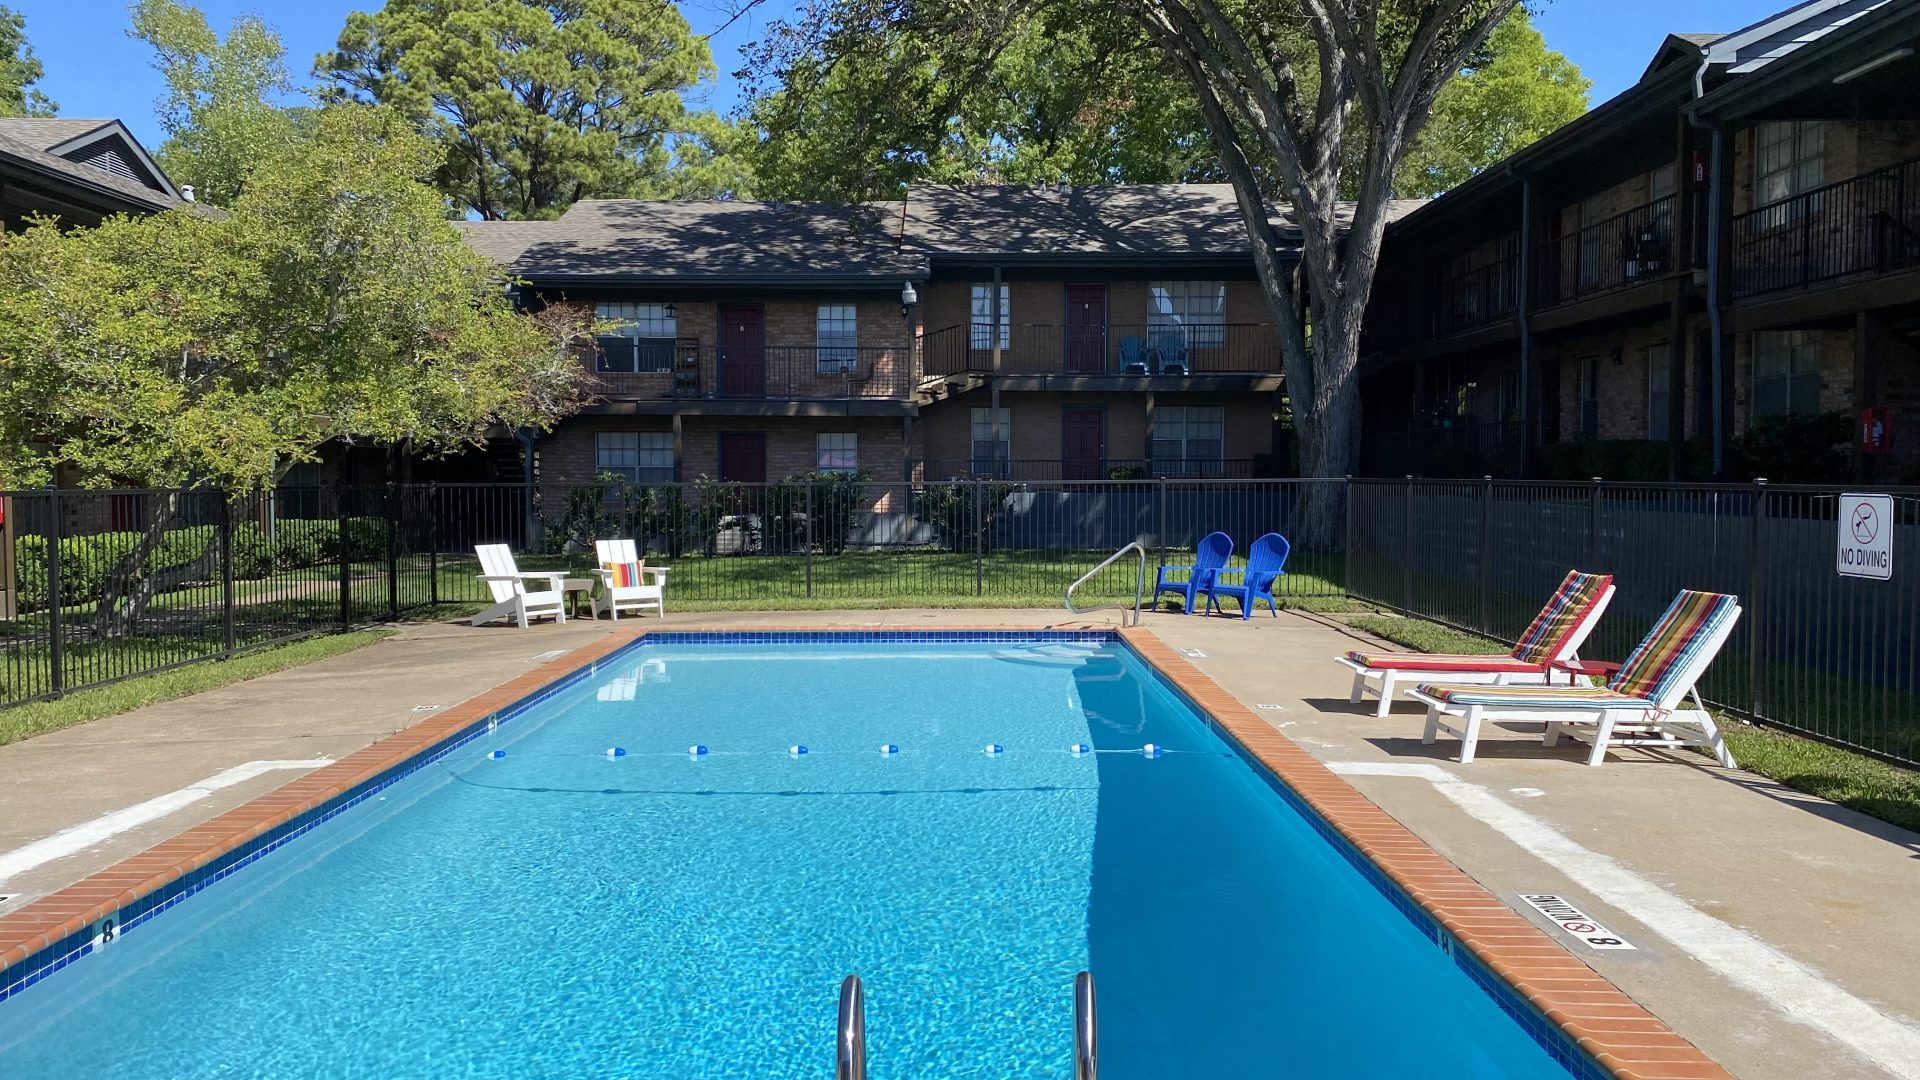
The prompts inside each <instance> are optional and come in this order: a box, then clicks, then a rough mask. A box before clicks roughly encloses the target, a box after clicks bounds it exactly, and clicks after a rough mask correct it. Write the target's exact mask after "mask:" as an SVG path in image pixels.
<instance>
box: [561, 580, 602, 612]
mask: <svg viewBox="0 0 1920 1080" xmlns="http://www.w3.org/2000/svg"><path fill="white" fill-rule="evenodd" d="M598 584H599V582H598V581H595V580H594V579H593V578H590V577H570V578H566V579H565V580H563V581H561V582H560V591H561V592H563V593H565V594H566V597H567V618H569V619H577V618H579V617H580V598H581V597H582V596H586V595H588V594H589V593H591V592H593V587H594V586H595V585H598Z"/></svg>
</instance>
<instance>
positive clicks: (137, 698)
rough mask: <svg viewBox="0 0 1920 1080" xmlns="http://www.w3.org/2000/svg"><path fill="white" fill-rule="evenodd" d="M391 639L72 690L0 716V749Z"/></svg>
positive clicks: (249, 657)
mask: <svg viewBox="0 0 1920 1080" xmlns="http://www.w3.org/2000/svg"><path fill="white" fill-rule="evenodd" d="M390 634H391V631H387V630H360V631H355V632H353V633H350V634H330V635H326V636H324V637H312V638H306V639H303V640H300V641H295V642H291V643H289V644H286V645H280V646H276V647H272V648H266V649H260V650H258V651H256V652H250V653H247V654H245V655H242V656H237V657H234V658H233V659H232V660H227V661H223V662H220V663H208V664H191V665H188V666H186V667H181V668H175V669H173V670H171V671H163V672H160V673H158V674H155V675H145V676H141V677H139V678H134V679H128V680H126V681H125V682H118V683H113V684H112V685H109V686H101V687H96V688H95V689H92V690H80V691H76V692H74V693H71V694H68V695H67V696H65V697H62V698H58V699H56V700H53V701H36V702H32V703H30V704H26V705H22V706H19V707H18V708H13V709H7V710H5V711H3V712H0V746H4V745H6V744H7V743H11V742H18V741H19V740H21V739H25V738H28V737H31V736H34V735H42V734H45V733H47V732H49V731H58V730H60V729H61V728H66V727H72V726H73V725H75V724H84V723H86V722H87V721H89V720H98V719H100V718H101V717H103V716H113V715H115V714H116V713H123V712H126V711H128V710H129V709H137V708H139V707H141V706H142V705H151V704H153V703H154V702H157V701H168V700H171V699H173V698H178V697H185V696H186V695H188V694H197V693H199V692H201V691H202V690H212V689H214V688H216V687H221V686H226V685H229V684H231V683H236V682H241V681H243V680H246V679H253V678H258V677H259V676H261V675H268V674H271V673H273V672H276V671H284V670H285V669H287V668H290V667H297V666H299V665H301V664H308V663H312V662H313V661H315V660H324V659H326V658H327V657H329V656H338V655H340V654H341V653H344V652H351V651H352V650H354V649H358V648H360V647H361V646H363V645H371V644H373V643H374V642H376V641H379V640H381V639H382V638H385V637H388V636H390Z"/></svg>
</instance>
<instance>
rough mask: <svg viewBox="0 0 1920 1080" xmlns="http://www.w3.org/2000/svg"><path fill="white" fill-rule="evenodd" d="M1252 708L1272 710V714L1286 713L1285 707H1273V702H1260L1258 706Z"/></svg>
mask: <svg viewBox="0 0 1920 1080" xmlns="http://www.w3.org/2000/svg"><path fill="white" fill-rule="evenodd" d="M1254 708H1256V709H1272V710H1273V711H1274V712H1286V711H1287V707H1286V706H1285V705H1275V704H1274V703H1273V702H1271V701H1263V702H1261V703H1260V704H1258V705H1255V706H1254Z"/></svg>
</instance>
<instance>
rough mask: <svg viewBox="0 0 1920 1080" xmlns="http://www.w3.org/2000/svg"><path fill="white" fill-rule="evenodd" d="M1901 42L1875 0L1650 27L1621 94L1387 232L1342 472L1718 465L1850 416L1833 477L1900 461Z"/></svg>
mask: <svg viewBox="0 0 1920 1080" xmlns="http://www.w3.org/2000/svg"><path fill="white" fill-rule="evenodd" d="M1916 36H1920V9H1916V8H1915V7H1914V6H1913V5H1908V4H1896V3H1886V2H1884V0H1814V2H1812V3H1807V4H1802V5H1800V6H1799V7H1796V8H1793V9H1791V10H1789V11H1786V12H1783V13H1781V14H1779V15H1776V16H1772V17H1770V18H1768V19H1765V20H1762V21H1761V22H1759V23H1756V24H1754V25H1753V26H1750V27H1747V28H1745V29H1743V30H1740V31H1737V32H1735V33H1732V34H1684V35H1673V36H1670V37H1669V38H1667V39H1666V41H1665V42H1664V43H1663V44H1662V45H1661V47H1660V49H1659V50H1658V52H1657V54H1656V55H1655V56H1654V58H1653V60H1652V62H1651V63H1650V64H1649V65H1648V67H1647V70H1646V72H1645V73H1644V74H1643V75H1642V77H1641V79H1640V81H1639V82H1638V83H1637V84H1636V85H1634V86H1633V87H1631V88H1629V89H1628V90H1627V91H1625V92H1623V93H1622V94H1620V95H1619V96H1617V97H1615V98H1614V99H1612V100H1610V101H1608V102H1606V103H1604V104H1603V105H1601V106H1599V107H1597V108H1595V109H1594V110H1592V111H1591V112H1589V113H1588V114H1587V115H1585V116H1583V117H1581V118H1580V119H1579V120H1577V121H1575V122H1573V123H1572V124H1569V125H1567V126H1566V127H1565V128H1562V129H1561V130H1560V131H1558V132H1555V133H1554V134H1552V135H1550V136H1548V137H1547V138H1545V139H1543V140H1541V141H1540V142H1538V143H1535V144H1534V145H1532V146H1530V147H1528V148H1526V149H1524V150H1522V151H1520V152H1519V153H1517V154H1515V155H1514V156H1513V157H1512V158H1510V159H1508V160H1507V161H1506V162H1503V163H1502V164H1501V165H1500V166H1497V167H1495V168H1493V169H1490V170H1488V171H1487V172H1486V173H1484V174H1482V175H1481V176H1478V177H1476V178H1474V179H1473V180H1471V181H1469V182H1467V183H1466V184H1463V185H1461V186H1460V187H1459V188H1457V189H1455V190H1454V191H1452V192H1449V193H1447V194H1446V195H1445V196H1443V197H1441V198H1440V199H1438V200H1435V201H1434V202H1433V203H1431V204H1429V205H1428V206H1426V207H1424V208H1421V209H1419V210H1417V211H1415V212H1413V213H1411V214H1409V215H1407V216H1406V217H1405V218H1404V219H1402V220H1400V221H1399V222H1397V223H1396V224H1395V225H1393V226H1392V227H1391V228H1390V230H1389V233H1388V237H1387V241H1386V245H1385V248H1384V249H1383V252H1382V258H1381V276H1380V279H1379V283H1378V285H1377V287H1376V289H1375V300H1374V304H1373V307H1372V310H1371V311H1370V312H1369V319H1368V328H1367V345H1366V350H1367V359H1366V361H1365V363H1364V367H1363V371H1362V375H1363V388H1364V389H1363V397H1364V401H1365V406H1364V420H1363V425H1364V435H1363V439H1362V447H1363V465H1364V468H1365V469H1366V470H1367V471H1368V472H1370V473H1373V474H1376V475H1398V474H1401V473H1420V474H1426V475H1480V474H1482V473H1489V474H1494V475H1503V476H1556V475H1558V476H1566V475H1572V474H1581V475H1584V474H1586V473H1588V472H1590V471H1594V470H1598V471H1605V472H1609V473H1611V474H1612V475H1614V476H1616V477H1619V476H1622V474H1628V475H1632V476H1637V477H1640V478H1648V479H1656V478H1657V479H1664V478H1666V477H1668V476H1674V477H1680V476H1692V477H1694V478H1696V479H1700V478H1706V477H1709V476H1716V475H1718V476H1729V475H1733V474H1734V471H1735V469H1736V468H1737V459H1738V458H1739V456H1740V451H1741V448H1742V447H1743V446H1744V445H1746V443H1747V440H1748V439H1749V438H1750V437H1751V435H1752V433H1754V432H1755V431H1756V430H1757V428H1759V427H1764V426H1766V425H1767V424H1769V423H1770V421H1768V420H1767V418H1769V417H1792V416H1805V415H1816V414H1822V413H1844V414H1846V415H1847V416H1849V417H1852V418H1854V420H1855V422H1856V424H1857V426H1858V430H1856V431H1855V435H1854V437H1853V438H1852V439H1851V446H1850V449H1849V453H1850V455H1851V457H1852V462H1851V464H1850V466H1848V470H1849V471H1851V472H1852V473H1853V474H1854V475H1856V476H1858V477H1860V478H1862V479H1875V480H1882V481H1885V480H1893V479H1897V478H1899V477H1900V476H1901V475H1903V474H1910V473H1911V472H1912V471H1913V470H1914V469H1915V468H1916V467H1917V466H1920V434H1917V433H1915V432H1914V431H1913V430H1912V429H1913V427H1914V425H1915V424H1920V360H1917V358H1916V354H1915V351H1914V343H1915V335H1916V333H1917V332H1920V186H1915V183H1916V181H1920V166H1916V164H1915V158H1916V155H1920V110H1916V108H1915V106H1914V101H1915V91H1916V89H1920V61H1917V60H1916V59H1915V57H1914V55H1913V43H1914V41H1915V39H1916ZM1774 423H1777V422H1774ZM1836 479H1838V478H1837V477H1836Z"/></svg>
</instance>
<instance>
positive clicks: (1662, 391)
mask: <svg viewBox="0 0 1920 1080" xmlns="http://www.w3.org/2000/svg"><path fill="white" fill-rule="evenodd" d="M1672 378H1673V351H1672V350H1671V349H1669V348H1667V347H1666V346H1665V345H1652V346H1649V347H1648V348H1647V438H1649V439H1665V438H1666V437H1667V432H1668V430H1669V428H1668V426H1667V408H1668V405H1669V404H1670V403H1671V402H1672V401H1673V395H1672V394H1671V393H1669V390H1670V388H1671V387H1672V385H1673V384H1672V382H1671V381H1670V380H1671V379H1672Z"/></svg>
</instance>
